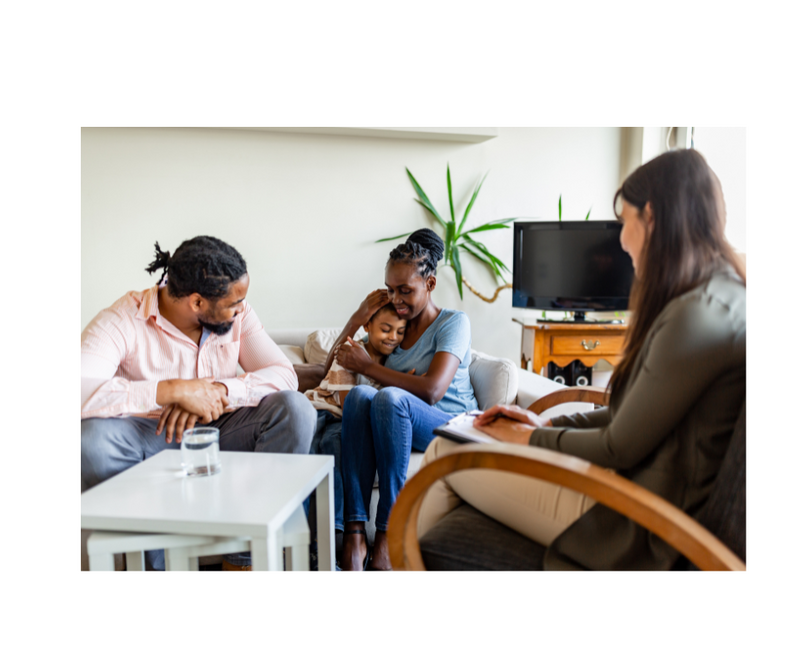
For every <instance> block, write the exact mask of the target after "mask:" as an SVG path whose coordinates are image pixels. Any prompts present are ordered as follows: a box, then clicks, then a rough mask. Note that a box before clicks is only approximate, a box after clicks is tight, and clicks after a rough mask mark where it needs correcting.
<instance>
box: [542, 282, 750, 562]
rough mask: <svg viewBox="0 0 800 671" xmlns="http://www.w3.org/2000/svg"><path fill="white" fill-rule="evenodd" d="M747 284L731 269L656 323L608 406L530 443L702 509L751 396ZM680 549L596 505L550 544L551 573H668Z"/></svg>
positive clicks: (556, 424)
mask: <svg viewBox="0 0 800 671" xmlns="http://www.w3.org/2000/svg"><path fill="white" fill-rule="evenodd" d="M745 308H746V300H745V287H744V285H743V283H742V281H741V279H740V278H739V277H738V275H736V273H735V272H734V271H733V269H732V268H730V267H728V266H726V267H725V268H724V269H722V270H719V271H718V272H716V273H715V274H714V275H713V276H712V277H711V278H710V279H709V280H708V281H707V282H705V283H704V284H702V285H700V286H698V287H697V288H695V289H693V290H691V291H689V292H687V293H685V294H683V295H682V296H679V297H678V298H675V299H674V300H672V301H670V302H669V303H668V304H667V306H666V307H665V308H664V310H663V311H662V312H661V314H660V315H659V316H658V317H657V318H656V320H655V322H654V323H653V326H652V328H651V329H650V331H649V333H648V334H647V337H646V339H645V343H644V346H643V347H642V349H641V351H640V353H639V356H638V357H637V359H636V362H635V365H634V368H633V371H632V373H631V377H630V379H629V382H628V385H627V388H626V390H625V392H624V394H623V395H622V398H619V395H617V396H616V397H615V396H613V395H612V399H611V405H610V406H609V407H608V408H603V409H601V410H596V411H593V412H588V413H585V414H577V415H569V416H564V417H558V418H554V419H553V427H552V428H549V427H548V428H544V429H536V430H535V431H534V432H533V434H532V435H531V438H530V444H531V445H536V446H539V447H546V448H550V449H552V450H556V451H558V452H563V453H565V454H571V455H574V456H576V457H581V458H583V459H586V460H587V461H591V462H592V463H594V464H597V465H598V466H603V467H606V468H612V469H614V470H615V471H617V473H619V474H620V475H622V476H623V477H625V478H628V479H629V480H632V481H633V482H635V483H637V484H639V485H641V486H642V487H645V488H646V489H649V490H650V491H652V492H654V493H655V494H658V495H659V496H661V497H663V498H664V499H666V500H667V501H669V502H670V503H672V504H674V505H675V506H677V507H678V508H680V509H682V510H683V511H684V512H686V513H687V514H689V515H694V514H695V513H696V512H697V511H698V510H699V508H700V507H701V506H702V505H703V503H705V501H706V499H707V498H708V496H709V493H710V491H711V486H712V484H713V482H714V478H715V477H716V475H717V473H718V472H719V468H720V466H721V464H722V459H723V457H724V456H725V451H726V450H727V447H728V444H729V442H730V439H731V435H732V433H733V427H734V424H735V423H736V420H737V418H738V415H739V411H740V410H741V407H742V404H743V403H744V398H745V379H746V371H745V345H746V328H745V312H746V310H745ZM678 556H679V555H678V553H677V552H676V551H675V550H673V549H672V548H671V547H670V546H669V545H667V544H666V543H665V542H664V541H662V540H661V539H660V538H658V536H656V535H655V534H652V533H650V532H648V531H646V530H645V529H644V528H642V527H640V526H639V525H637V524H635V523H634V522H631V521H630V520H629V519H627V518H626V517H624V516H623V515H620V514H619V513H616V512H614V511H612V510H610V509H609V508H606V507H605V506H602V505H599V504H598V505H595V506H594V507H593V508H592V509H591V510H589V511H588V512H587V513H586V514H584V515H583V516H581V517H580V518H579V519H578V520H577V521H576V522H575V523H574V524H572V525H571V526H570V527H569V528H567V529H566V531H564V532H563V533H562V534H561V535H560V536H559V537H558V538H556V539H555V541H553V543H552V544H551V545H550V547H549V548H548V549H547V553H546V555H545V560H544V566H545V569H569V568H574V569H594V570H612V569H644V570H653V569H662V570H664V569H669V568H671V567H672V565H673V564H674V563H675V561H676V560H677V558H678Z"/></svg>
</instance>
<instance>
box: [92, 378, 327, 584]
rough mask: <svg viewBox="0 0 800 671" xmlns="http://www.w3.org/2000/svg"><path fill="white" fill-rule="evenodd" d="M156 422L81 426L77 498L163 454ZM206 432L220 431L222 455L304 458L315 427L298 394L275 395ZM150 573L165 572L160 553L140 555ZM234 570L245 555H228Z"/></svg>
mask: <svg viewBox="0 0 800 671" xmlns="http://www.w3.org/2000/svg"><path fill="white" fill-rule="evenodd" d="M157 426H158V420H157V419H145V418H143V417H114V418H109V419H84V420H81V492H85V491H86V490H87V489H90V488H91V487H94V486H95V485H98V484H100V483H101V482H103V481H105V480H108V479H109V478H110V477H113V476H114V475H116V474H117V473H121V472H122V471H124V470H126V469H128V468H130V467H131V466H135V465H136V464H138V463H140V462H141V461H143V460H144V459H147V458H149V457H152V456H153V455H154V454H158V453H159V452H161V450H164V449H169V448H172V449H178V448H180V443H176V442H175V439H174V438H173V442H172V443H170V444H167V442H166V438H165V436H166V431H162V432H161V435H160V436H157V435H156V427H157ZM205 426H214V427H216V428H218V429H219V448H220V450H222V451H223V452H281V453H284V454H308V451H309V449H310V447H311V440H312V438H313V437H314V431H315V429H316V426H317V411H316V410H314V407H313V406H312V405H311V403H310V402H309V400H308V399H307V398H306V397H305V396H303V394H301V393H300V392H297V391H278V392H275V393H273V394H269V395H268V396H265V397H264V398H263V399H261V403H259V404H258V406H256V407H254V408H239V409H238V410H235V411H234V412H231V413H228V414H225V415H223V416H222V417H220V418H219V419H218V420H216V421H214V422H211V424H207V425H205ZM145 555H146V561H147V563H148V564H149V566H150V568H153V569H156V570H163V569H164V551H163V550H153V551H150V552H147V553H145ZM226 559H227V560H228V561H229V562H231V563H232V564H236V565H238V566H243V565H247V564H249V563H250V553H239V554H235V555H228V556H226Z"/></svg>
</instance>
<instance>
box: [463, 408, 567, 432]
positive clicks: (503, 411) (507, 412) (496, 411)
mask: <svg viewBox="0 0 800 671" xmlns="http://www.w3.org/2000/svg"><path fill="white" fill-rule="evenodd" d="M500 418H507V419H510V420H513V421H515V422H521V423H522V424H527V425H528V426H529V427H531V428H532V429H540V428H542V427H546V426H552V425H553V424H552V423H551V422H550V420H549V419H543V418H542V417H539V415H537V414H535V413H533V412H531V411H530V410H525V408H520V407H519V406H518V405H495V406H494V407H491V408H489V409H488V410H487V411H486V412H484V413H483V414H482V415H479V416H478V417H476V418H475V421H474V422H473V426H475V427H476V428H478V429H481V430H483V429H482V428H481V427H485V426H488V425H489V424H491V423H493V422H494V421H495V420H497V419H500Z"/></svg>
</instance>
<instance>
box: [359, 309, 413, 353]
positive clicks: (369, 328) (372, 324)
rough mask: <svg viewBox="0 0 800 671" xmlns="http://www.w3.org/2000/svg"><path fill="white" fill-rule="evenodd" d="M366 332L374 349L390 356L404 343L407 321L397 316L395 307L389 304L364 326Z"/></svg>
mask: <svg viewBox="0 0 800 671" xmlns="http://www.w3.org/2000/svg"><path fill="white" fill-rule="evenodd" d="M364 330H365V331H366V332H367V337H368V339H369V344H370V345H372V348H373V349H374V350H375V351H376V352H379V353H380V354H382V355H383V356H388V355H389V354H391V353H392V352H394V350H395V349H397V346H398V345H399V344H400V343H401V342H403V336H404V335H405V332H406V320H405V319H401V318H400V317H399V316H398V315H397V311H396V310H395V309H394V305H392V304H391V303H387V304H386V305H384V306H383V307H382V308H380V309H379V310H378V311H377V312H376V313H375V314H374V315H372V319H370V320H369V321H368V322H367V323H366V324H365V325H364Z"/></svg>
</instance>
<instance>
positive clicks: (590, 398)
mask: <svg viewBox="0 0 800 671" xmlns="http://www.w3.org/2000/svg"><path fill="white" fill-rule="evenodd" d="M562 403H594V404H595V405H608V400H607V396H606V390H605V389H603V388H602V387H567V388H565V389H559V390H558V391H553V392H551V393H549V394H547V396H542V398H540V399H539V400H538V401H534V402H533V403H531V404H530V405H529V406H528V410H530V411H531V412H533V413H536V414H537V415H540V414H542V413H543V412H544V411H545V410H548V409H550V408H552V407H554V406H557V405H560V404H562Z"/></svg>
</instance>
